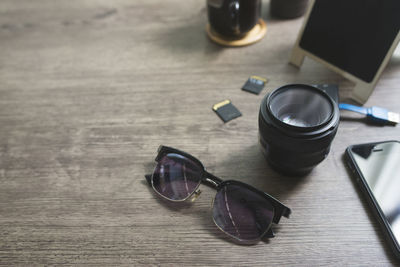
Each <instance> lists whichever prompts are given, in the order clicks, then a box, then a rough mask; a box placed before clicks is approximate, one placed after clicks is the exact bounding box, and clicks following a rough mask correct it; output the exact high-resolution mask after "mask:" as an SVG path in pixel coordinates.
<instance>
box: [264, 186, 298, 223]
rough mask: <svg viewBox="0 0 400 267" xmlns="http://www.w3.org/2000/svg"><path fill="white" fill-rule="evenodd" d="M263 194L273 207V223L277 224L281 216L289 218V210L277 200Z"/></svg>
mask: <svg viewBox="0 0 400 267" xmlns="http://www.w3.org/2000/svg"><path fill="white" fill-rule="evenodd" d="M265 194H266V195H267V197H268V198H269V200H270V201H271V202H272V205H273V206H274V207H275V216H274V218H273V222H274V223H276V224H278V223H279V221H280V219H281V217H282V216H284V217H286V218H289V216H290V213H292V211H291V210H290V208H288V207H286V206H285V205H283V204H282V203H281V202H280V201H279V200H277V199H275V198H274V197H272V196H270V195H268V194H267V193H265Z"/></svg>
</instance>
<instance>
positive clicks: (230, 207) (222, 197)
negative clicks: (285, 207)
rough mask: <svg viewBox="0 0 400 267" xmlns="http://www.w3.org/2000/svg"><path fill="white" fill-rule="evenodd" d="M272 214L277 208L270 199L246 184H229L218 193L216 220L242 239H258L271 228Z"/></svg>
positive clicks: (216, 197)
mask: <svg viewBox="0 0 400 267" xmlns="http://www.w3.org/2000/svg"><path fill="white" fill-rule="evenodd" d="M273 217H274V208H273V207H272V205H271V204H270V202H269V201H268V200H267V199H265V198H264V197H263V196H262V195H260V194H259V193H257V192H253V191H252V190H250V189H248V188H246V187H243V186H240V185H226V186H224V187H222V188H221V189H220V190H219V191H218V193H217V195H216V196H215V200H214V206H213V219H214V222H215V224H216V225H217V226H218V227H219V228H221V229H222V230H223V231H224V232H225V233H227V234H229V235H231V236H233V237H234V238H236V239H237V240H239V241H256V240H259V239H260V237H261V236H262V235H263V234H264V233H265V232H266V231H267V230H268V229H269V227H270V225H271V222H272V219H273Z"/></svg>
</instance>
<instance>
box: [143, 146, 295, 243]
mask: <svg viewBox="0 0 400 267" xmlns="http://www.w3.org/2000/svg"><path fill="white" fill-rule="evenodd" d="M170 153H174V154H178V155H181V156H184V157H186V158H188V159H190V160H192V161H194V162H195V163H196V164H198V166H199V167H201V170H200V171H201V174H200V182H199V184H198V185H197V186H196V188H195V189H194V190H193V192H192V193H191V194H189V195H188V196H187V197H186V198H184V199H179V200H174V199H170V198H167V197H165V196H163V195H162V194H161V193H159V192H158V191H157V190H156V189H155V187H154V184H153V175H154V172H155V169H156V168H157V166H156V167H155V169H154V171H153V173H152V174H151V175H148V174H147V175H145V177H146V180H147V182H148V183H149V185H150V186H151V187H152V188H153V190H154V191H155V192H156V193H157V194H158V195H159V196H161V197H163V198H164V199H167V200H169V201H172V202H184V201H186V200H188V199H189V198H191V197H192V196H193V195H194V194H196V191H197V189H198V188H199V187H200V184H205V185H207V186H209V187H212V188H214V189H216V190H217V193H218V192H219V191H220V190H222V189H223V188H224V186H227V185H238V186H241V187H244V188H246V189H248V190H250V191H252V192H254V193H257V194H258V195H260V196H262V197H263V198H265V199H266V200H267V201H268V202H269V203H270V204H271V205H272V207H273V208H274V210H273V212H274V216H273V218H272V222H271V224H272V223H275V224H278V223H279V221H280V219H281V217H282V216H284V217H286V218H289V215H290V213H291V210H290V208H288V207H287V206H285V205H284V204H282V203H281V202H280V201H279V200H277V199H275V198H274V197H272V196H271V195H269V194H267V193H265V192H263V191H260V190H258V189H256V188H254V187H252V186H251V185H248V184H246V183H243V182H240V181H236V180H225V181H224V180H222V179H221V178H219V177H217V176H215V175H213V174H212V173H209V172H208V171H207V170H206V168H205V167H204V165H203V163H201V161H200V160H199V159H197V158H195V157H194V156H192V155H190V154H188V153H186V152H184V151H181V150H178V149H176V148H172V147H168V146H163V145H161V146H160V147H159V148H158V154H157V157H156V158H155V161H156V162H159V161H160V160H161V158H162V157H163V156H165V155H167V154H170ZM213 204H214V202H213ZM213 221H214V217H213ZM214 223H215V225H216V226H217V227H218V228H219V229H220V230H221V231H222V232H224V233H225V234H227V235H229V236H230V237H233V238H234V239H236V240H238V241H240V242H241V243H249V244H252V243H254V242H258V241H260V240H261V239H262V238H263V237H274V233H273V231H272V229H271V224H270V225H269V227H267V229H266V231H265V232H264V233H263V234H262V235H261V236H260V237H259V238H257V239H255V240H242V239H239V238H238V237H236V236H233V235H231V234H229V233H227V232H226V231H224V230H223V229H222V228H221V227H220V226H219V225H218V224H217V223H216V222H215V221H214Z"/></svg>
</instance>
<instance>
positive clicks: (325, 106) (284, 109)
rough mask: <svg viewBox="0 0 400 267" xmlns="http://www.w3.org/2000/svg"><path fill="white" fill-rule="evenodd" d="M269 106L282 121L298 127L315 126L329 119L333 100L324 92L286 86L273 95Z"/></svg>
mask: <svg viewBox="0 0 400 267" xmlns="http://www.w3.org/2000/svg"><path fill="white" fill-rule="evenodd" d="M269 107H270V110H271V112H272V114H273V115H274V116H275V117H276V118H277V119H279V120H280V121H282V122H284V123H286V124H289V125H292V126H297V127H314V126H318V125H321V124H323V123H325V122H327V121H328V120H329V118H330V117H331V115H332V113H333V107H332V104H331V102H330V101H329V99H328V98H327V97H325V96H324V95H323V94H321V93H319V92H317V91H314V90H311V89H307V88H301V87H291V88H284V89H282V90H279V91H276V93H275V94H274V95H273V96H272V97H271V100H270V102H269Z"/></svg>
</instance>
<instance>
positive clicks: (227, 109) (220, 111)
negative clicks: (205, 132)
mask: <svg viewBox="0 0 400 267" xmlns="http://www.w3.org/2000/svg"><path fill="white" fill-rule="evenodd" d="M213 110H214V111H215V113H217V115H218V116H219V117H220V118H221V119H222V120H223V121H224V122H228V121H230V120H233V119H235V118H237V117H240V116H242V113H240V111H239V110H238V109H237V108H236V107H235V106H234V105H233V104H232V103H231V101H230V100H224V101H222V102H220V103H217V104H215V105H214V106H213Z"/></svg>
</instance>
